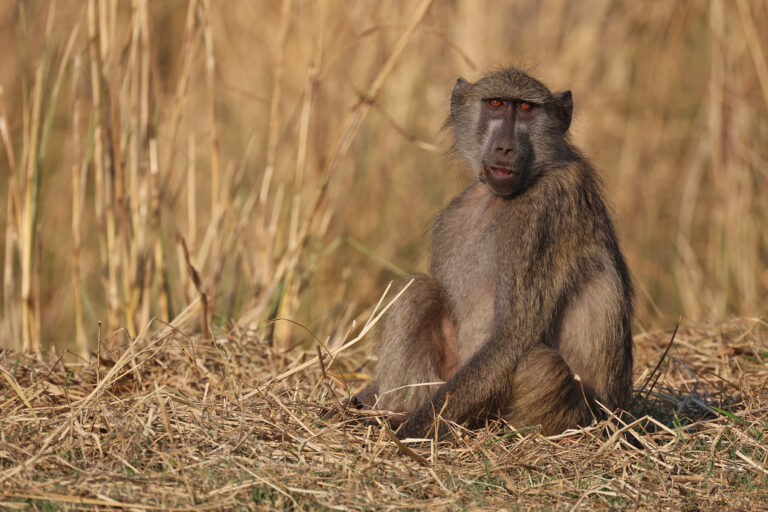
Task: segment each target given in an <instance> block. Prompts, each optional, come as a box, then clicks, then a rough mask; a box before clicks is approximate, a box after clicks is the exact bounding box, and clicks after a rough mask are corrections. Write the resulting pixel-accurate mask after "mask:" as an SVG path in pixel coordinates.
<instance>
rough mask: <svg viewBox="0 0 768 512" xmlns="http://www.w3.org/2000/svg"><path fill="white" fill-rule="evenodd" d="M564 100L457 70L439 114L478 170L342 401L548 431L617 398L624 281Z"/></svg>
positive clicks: (627, 371)
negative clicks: (370, 367)
mask: <svg viewBox="0 0 768 512" xmlns="http://www.w3.org/2000/svg"><path fill="white" fill-rule="evenodd" d="M496 99H498V101H493V102H491V101H490V100H496ZM526 102H529V105H528V108H526V106H525V105H524V104H523V103H526ZM497 103H498V104H500V105H501V106H500V107H498V108H497V107H495V106H493V105H495V104H497ZM571 110H572V102H571V95H570V92H567V91H566V92H564V93H558V94H552V93H550V91H549V90H548V89H547V88H546V87H545V86H544V85H543V84H541V83H540V82H538V81H537V80H535V79H533V78H531V77H530V76H528V75H527V74H525V73H522V72H521V71H518V70H516V69H514V68H510V69H506V70H503V71H500V72H497V73H493V74H491V75H488V76H486V77H484V78H482V79H480V80H479V81H477V82H475V83H474V84H470V83H468V82H466V81H463V80H461V79H460V80H459V81H458V82H457V85H456V88H455V89H454V94H453V97H452V100H451V121H450V124H451V126H452V127H453V132H454V137H455V141H456V150H457V151H458V153H459V154H460V155H461V156H462V157H463V158H464V159H465V160H466V161H467V163H468V164H469V165H470V167H471V168H472V169H473V170H474V171H475V172H476V173H477V175H478V176H479V181H476V182H475V183H473V184H472V185H470V186H469V187H468V188H467V189H466V190H464V192H462V193H461V194H460V195H459V196H457V197H456V198H454V199H453V200H452V201H451V202H450V204H449V205H448V207H447V208H446V209H445V210H443V212H442V213H441V214H440V215H439V216H438V218H437V220H436V221H435V225H434V230H433V241H432V257H431V262H430V269H429V271H430V272H429V273H430V276H431V277H430V276H427V275H423V274H418V275H416V276H414V278H415V282H414V283H413V284H412V285H411V286H410V287H409V289H408V290H407V291H406V293H405V294H404V295H403V296H402V297H401V298H400V300H399V301H398V302H397V303H396V304H395V305H394V306H393V308H392V310H391V311H390V312H389V313H388V314H387V315H386V317H385V319H384V325H383V328H382V332H381V342H380V348H379V357H378V365H377V368H376V379H375V382H374V383H373V384H372V385H371V386H369V387H368V388H366V389H365V390H364V391H363V392H361V393H360V394H358V395H357V396H356V397H354V398H353V402H354V403H357V404H362V405H368V406H375V407H378V408H383V409H389V410H400V411H408V412H412V413H413V414H411V416H410V417H409V419H408V421H407V422H406V423H405V424H404V425H403V426H402V428H401V429H400V430H399V431H398V436H399V437H401V438H404V437H416V436H423V435H426V434H427V433H428V432H429V430H430V429H431V427H432V425H433V423H434V419H435V416H436V414H437V413H438V412H440V411H441V410H442V417H443V418H446V419H450V420H453V421H457V422H470V423H474V422H478V421H482V420H483V419H484V418H486V417H488V416H489V415H495V414H502V415H504V416H505V417H506V418H507V419H508V420H509V421H510V422H512V423H513V424H516V425H520V426H523V425H535V424H541V425H542V428H543V431H544V432H546V433H555V432H559V431H562V430H564V429H566V428H569V427H573V426H576V425H583V424H587V423H589V422H590V421H591V420H592V417H593V413H595V412H599V409H598V408H597V407H596V405H595V404H594V402H593V399H597V400H599V401H600V402H601V403H602V404H604V405H605V406H606V407H608V408H609V409H614V408H623V407H626V406H628V403H629V400H630V398H631V384H632V382H631V376H632V339H631V332H630V322H631V317H632V287H631V282H630V277H629V273H628V270H627V267H626V265H625V263H624V260H623V257H622V255H621V252H620V250H619V246H618V243H617V240H616V235H615V233H614V229H613V226H612V225H611V221H610V219H609V215H608V211H607V208H606V206H605V204H604V202H603V200H602V198H601V193H600V187H599V183H598V180H597V177H596V176H595V172H594V170H593V169H592V167H591V166H590V164H589V162H588V161H587V160H586V159H585V158H584V157H583V156H582V155H581V154H580V153H579V152H578V150H576V149H575V148H574V147H573V146H572V145H571V144H570V142H569V141H568V139H567V136H566V133H567V130H568V127H569V125H570V118H571ZM574 375H578V376H579V378H580V381H581V382H579V381H578V380H577V379H576V378H575V377H574ZM434 382H444V383H443V384H431V385H428V386H416V387H412V385H414V384H419V383H434ZM403 386H405V388H403V389H399V390H398V389H397V388H401V387H403ZM585 397H586V400H585Z"/></svg>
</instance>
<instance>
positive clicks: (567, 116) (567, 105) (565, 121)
mask: <svg viewBox="0 0 768 512" xmlns="http://www.w3.org/2000/svg"><path fill="white" fill-rule="evenodd" d="M553 96H554V97H555V104H556V105H557V117H558V118H559V119H560V122H561V123H562V129H563V133H565V132H567V131H568V128H570V126H571V117H572V116H573V96H572V95H571V91H560V92H556V93H555V94H554V95H553Z"/></svg>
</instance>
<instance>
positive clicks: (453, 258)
mask: <svg viewBox="0 0 768 512" xmlns="http://www.w3.org/2000/svg"><path fill="white" fill-rule="evenodd" d="M499 201H500V199H498V198H497V197H495V196H491V195H489V194H487V193H485V191H484V190H482V189H478V188H470V189H468V190H467V191H466V192H465V193H464V194H462V196H461V197H460V198H459V200H458V201H457V202H454V203H452V204H451V206H449V207H448V208H447V209H446V210H445V211H444V212H443V213H442V214H441V215H440V216H439V218H438V220H437V222H436V224H435V232H434V238H433V248H432V264H431V271H432V275H433V276H434V277H435V279H437V281H438V282H439V283H440V285H441V286H442V287H443V289H444V290H445V293H446V295H447V298H448V303H449V304H450V307H451V313H452V316H453V320H454V321H455V322H456V330H457V334H458V350H459V359H460V361H461V362H462V363H463V362H465V361H466V360H467V359H469V358H470V357H471V356H472V354H474V353H475V352H476V351H477V350H478V349H479V348H480V347H481V346H482V344H483V343H484V342H485V341H486V340H487V339H488V337H489V336H490V334H491V328H492V325H493V320H494V294H495V291H496V283H497V282H498V275H499V265H500V264H503V262H500V259H499V240H498V233H496V232H495V231H496V229H497V226H496V224H497V221H496V215H497V212H498V209H499V207H500V204H499Z"/></svg>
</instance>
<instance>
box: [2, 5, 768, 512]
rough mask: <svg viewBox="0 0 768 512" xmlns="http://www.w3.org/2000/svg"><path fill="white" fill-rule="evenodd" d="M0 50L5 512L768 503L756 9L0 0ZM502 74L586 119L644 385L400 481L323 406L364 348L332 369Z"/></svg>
mask: <svg viewBox="0 0 768 512" xmlns="http://www.w3.org/2000/svg"><path fill="white" fill-rule="evenodd" d="M0 56H1V57H2V58H0V148H1V149H0V219H1V220H2V222H0V227H2V228H3V229H2V234H3V236H2V238H0V248H2V251H1V252H0V263H1V265H0V266H1V267H2V272H3V274H2V283H3V294H2V311H0V371H2V375H3V379H0V500H2V501H0V506H3V507H11V508H13V507H23V506H27V505H30V506H33V507H37V508H44V507H47V506H51V507H61V508H70V507H72V508H105V507H120V506H123V507H126V506H133V507H137V508H140V507H141V506H149V507H192V506H195V505H199V506H210V507H214V508H215V507H220V508H226V507H231V506H233V505H235V504H240V506H243V507H244V508H257V509H258V508H290V507H293V508H300V509H304V508H316V507H318V506H321V507H334V506H338V507H346V508H370V507H377V506H382V507H385V506H412V507H426V506H429V505H436V506H439V507H443V508H456V507H470V508H471V507H473V506H481V507H488V508H498V507H507V508H515V507H520V508H525V509H527V508H530V507H535V506H538V507H541V508H545V509H547V508H553V507H554V508H563V509H571V508H576V507H578V506H581V507H584V508H610V507H620V508H626V507H631V506H633V507H636V508H641V509H645V508H648V507H654V508H655V507H672V506H674V507H684V508H685V507H687V508H688V509H694V508H695V507H697V506H701V507H704V508H712V507H719V508H723V507H726V508H734V509H739V508H743V509H745V510H756V509H759V508H766V509H768V505H767V503H768V496H767V495H766V490H765V489H766V486H768V479H767V475H768V450H767V449H766V444H765V435H766V432H767V431H768V424H766V422H765V420H764V417H765V413H766V411H767V409H766V406H767V403H768V392H767V391H766V389H765V386H766V379H767V377H766V374H767V373H768V372H767V370H768V367H767V364H768V363H766V361H767V360H768V338H767V337H766V336H767V333H766V328H765V323H764V321H763V320H762V319H761V318H764V317H765V314H766V313H765V304H766V300H768V215H767V214H766V212H768V193H766V190H768V186H767V185H768V183H766V182H768V172H767V171H766V170H767V169H768V144H767V143H768V115H767V114H768V3H766V2H765V1H761V0H760V1H759V0H733V1H725V0H711V1H703V0H702V1H690V2H661V1H659V2H636V1H624V0H596V1H594V2H593V1H590V2H580V1H575V0H548V1H544V2H532V1H522V0H517V1H505V2H502V1H473V0H453V1H448V0H434V1H429V0H423V1H422V0H419V1H416V0H411V1H380V2H372V1H352V0H347V1H337V0H334V1H330V0H329V1H317V2H310V1H302V0H293V1H290V0H282V1H278V0H274V1H267V0H259V1H251V0H227V1H223V0H222V1H216V0H190V1H175V2H171V1H166V2H149V1H148V0H131V1H129V0H120V1H110V0H88V1H79V0H58V1H50V2H44V1H12V0H8V1H4V2H0ZM504 65H516V66H518V67H523V68H525V69H528V70H531V72H532V74H534V75H535V76H537V77H538V78H540V79H541V80H542V81H543V82H544V83H546V84H547V85H549V86H550V87H552V88H553V89H564V88H569V89H571V90H572V91H573V94H574V101H575V120H574V124H573V126H572V137H573V139H574V141H575V142H576V143H577V145H579V146H580V147H581V148H582V149H584V150H585V152H586V153H587V154H588V155H589V156H590V157H591V159H592V160H593V162H594V163H595V165H596V167H598V169H599V170H600V174H601V175H602V177H603V179H604V182H605V188H606V193H607V197H608V200H609V203H610V204H611V205H612V208H613V210H614V213H615V215H614V216H615V222H616V224H617V227H618V231H619V235H620V240H621V243H622V246H623V248H624V251H625V253H626V255H627V258H628V261H629V265H630V268H631V270H632V272H633V275H634V278H635V282H636V286H637V292H638V294H637V303H638V308H637V309H638V312H637V316H636V323H635V333H636V344H637V357H636V367H637V382H636V383H637V388H638V391H639V390H640V389H641V388H642V386H643V384H644V383H645V382H647V381H648V379H649V376H650V382H649V386H648V387H646V388H645V391H643V393H642V394H640V399H639V400H638V401H637V403H636V404H635V406H634V408H633V411H632V412H633V414H634V415H635V417H636V418H637V423H630V424H628V425H625V426H622V424H621V422H619V421H618V420H617V421H613V422H611V421H608V422H601V423H598V424H597V425H596V426H592V427H590V428H588V429H584V430H582V431H578V432H573V433H570V434H568V435H565V436H559V437H555V438H544V437H542V436H541V435H539V434H538V433H537V432H536V431H535V430H533V431H523V432H519V431H514V430H513V429H511V428H510V427H509V426H506V425H501V424H498V425H497V424H495V425H490V426H489V427H488V428H487V429H484V430H481V431H479V432H467V431H463V430H457V431H456V433H455V435H454V436H453V437H452V440H448V441H445V442H441V443H432V444H430V445H414V446H413V447H412V449H411V451H410V452H408V451H406V452H405V454H403V453H401V452H402V449H401V451H400V452H399V451H398V448H397V447H396V446H395V445H394V444H393V443H392V442H391V441H389V439H388V437H386V432H385V431H384V430H382V428H381V427H380V426H378V423H376V421H377V420H376V419H374V420H373V421H374V422H373V423H372V424H370V425H366V424H364V423H361V422H360V418H359V417H358V415H356V414H352V413H350V412H349V411H343V410H341V409H339V407H338V404H337V402H336V398H334V397H338V398H342V397H343V396H344V395H345V394H346V393H348V391H349V387H350V386H351V387H352V388H354V387H356V386H359V385H360V382H361V381H362V380H364V378H365V376H366V375H367V373H368V372H369V370H370V365H369V362H370V361H369V359H367V358H366V357H365V354H366V353H368V352H370V347H371V344H370V343H369V342H370V341H371V340H372V338H375V336H370V335H369V336H363V337H362V338H361V339H362V342H361V343H360V344H357V345H354V347H352V346H350V347H348V348H344V349H343V350H341V347H343V346H345V345H344V343H345V342H347V341H349V340H350V339H356V338H358V337H359V334H360V329H361V326H362V325H364V324H365V323H366V321H367V320H368V319H369V317H370V315H371V312H372V311H373V308H374V305H375V304H376V303H377V301H379V298H380V297H381V295H382V293H383V292H384V290H385V288H386V286H387V283H389V282H390V281H391V280H393V279H397V278H399V277H401V276H403V275H406V274H408V273H410V272H414V271H421V270H424V269H425V267H426V255H427V249H428V245H429V241H428V226H429V224H430V221H431V219H432V218H433V217H434V215H435V214H436V213H437V212H438V211H439V210H440V208H441V205H444V204H445V203H446V202H447V200H448V199H449V198H450V197H452V195H454V194H456V193H457V192H458V191H460V190H461V189H462V188H463V187H464V186H466V184H467V183H468V182H469V181H470V180H471V179H472V177H471V176H470V175H469V173H468V172H467V171H466V170H465V169H463V168H462V166H461V164H460V163H458V162H455V161H453V160H452V158H451V157H450V156H448V155H446V154H445V152H446V151H445V150H446V149H447V148H448V144H449V143H448V141H447V139H448V137H447V136H446V134H445V133H443V132H441V126H442V123H443V121H444V119H445V116H446V115H447V110H448V98H449V96H450V91H451V88H452V86H453V84H454V82H455V80H456V78H457V77H458V76H464V77H466V78H469V79H474V78H477V77H478V76H480V75H481V74H482V73H483V72H484V71H487V70H491V69H494V68H496V67H499V66H504ZM390 298H391V294H390V296H389V297H388V298H387V299H385V300H384V301H383V303H382V304H386V303H387V302H388V301H389V300H390ZM380 309H381V308H379V310H380ZM680 315H682V328H681V331H680V332H679V333H678V337H677V339H676V343H674V344H673V346H672V349H671V350H670V352H669V354H668V355H667V358H666V359H665V361H664V362H663V363H662V364H661V365H660V367H659V369H658V370H657V371H655V372H653V371H652V370H653V369H654V367H655V365H656V363H657V362H658V360H659V358H660V357H661V356H662V353H663V352H664V348H665V345H666V341H668V339H669V337H670V334H671V331H672V328H673V327H674V325H675V323H676V321H677V319H678V318H679V316H680ZM734 317H737V318H742V320H729V319H730V318H734ZM278 318H281V319H287V320H278V321H273V320H275V319H278ZM368 327H370V325H368ZM365 332H367V330H366V331H365ZM329 351H330V352H332V353H333V354H334V356H335V359H334V360H333V361H331V360H330V359H329V358H328V353H329ZM30 353H37V354H40V355H39V356H30V355H29V354H30ZM318 353H320V354H322V355H323V356H324V357H325V358H326V359H325V363H324V364H323V365H317V364H314V365H309V364H306V363H305V361H310V360H311V358H312V357H313V356H315V355H317V354H318ZM24 354H26V355H24ZM286 372H287V373H289V374H290V375H286V376H283V377H280V378H277V377H279V376H280V375H281V373H286ZM648 388H650V391H649V389H648ZM617 429H619V430H622V432H621V433H617V432H619V430H617ZM595 453H599V454H601V455H600V457H599V458H597V459H596V458H595V455H594V454H595ZM89 500H90V501H89ZM121 503H122V505H120V504H121Z"/></svg>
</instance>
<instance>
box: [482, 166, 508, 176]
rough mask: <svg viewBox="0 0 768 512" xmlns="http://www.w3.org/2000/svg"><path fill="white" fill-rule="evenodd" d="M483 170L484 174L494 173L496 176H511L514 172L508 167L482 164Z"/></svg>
mask: <svg viewBox="0 0 768 512" xmlns="http://www.w3.org/2000/svg"><path fill="white" fill-rule="evenodd" d="M483 170H484V171H485V173H486V174H494V175H496V176H502V177H503V176H511V175H512V174H514V173H515V171H514V170H513V169H509V168H508V167H494V166H491V165H484V166H483Z"/></svg>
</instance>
